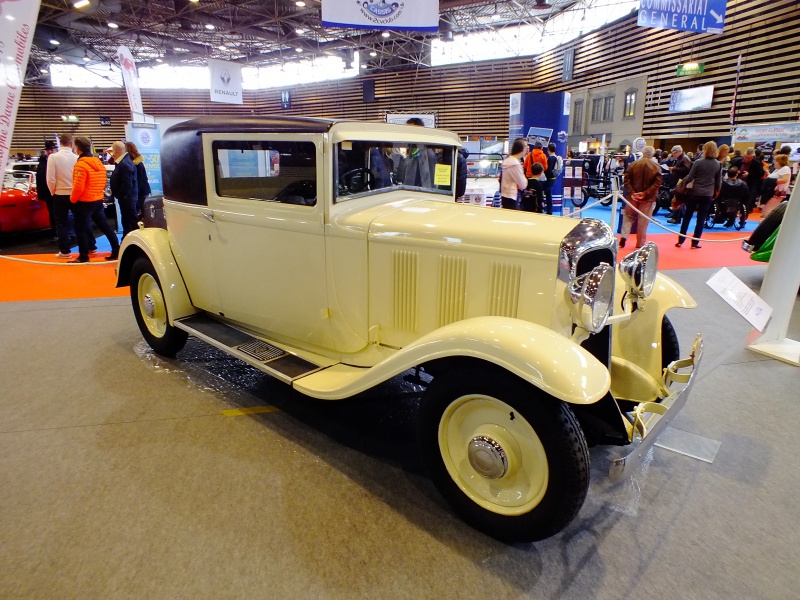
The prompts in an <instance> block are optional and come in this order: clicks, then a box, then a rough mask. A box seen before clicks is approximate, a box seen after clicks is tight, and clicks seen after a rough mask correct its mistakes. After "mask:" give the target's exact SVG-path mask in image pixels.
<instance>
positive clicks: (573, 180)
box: [562, 158, 583, 207]
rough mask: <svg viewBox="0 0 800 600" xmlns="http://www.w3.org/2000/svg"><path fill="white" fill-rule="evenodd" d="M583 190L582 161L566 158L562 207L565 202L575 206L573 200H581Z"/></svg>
mask: <svg viewBox="0 0 800 600" xmlns="http://www.w3.org/2000/svg"><path fill="white" fill-rule="evenodd" d="M582 189H583V160H581V159H579V158H568V159H567V160H565V161H564V193H563V202H562V207H563V206H567V200H569V201H570V202H571V203H572V206H575V202H573V199H577V200H579V201H580V200H582V199H583V196H582V193H583V192H582Z"/></svg>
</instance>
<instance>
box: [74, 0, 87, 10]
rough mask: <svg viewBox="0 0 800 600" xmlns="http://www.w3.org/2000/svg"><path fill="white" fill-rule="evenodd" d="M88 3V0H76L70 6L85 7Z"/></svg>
mask: <svg viewBox="0 0 800 600" xmlns="http://www.w3.org/2000/svg"><path fill="white" fill-rule="evenodd" d="M89 4H91V2H89V0H78V1H77V2H75V3H74V4H73V5H72V6H74V7H75V8H85V7H87V6H89Z"/></svg>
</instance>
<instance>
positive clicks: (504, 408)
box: [420, 366, 589, 542]
mask: <svg viewBox="0 0 800 600" xmlns="http://www.w3.org/2000/svg"><path fill="white" fill-rule="evenodd" d="M420 419H421V420H420V432H421V448H422V452H423V458H424V460H425V463H426V464H427V466H428V468H429V470H430V472H431V476H432V479H433V482H434V484H435V485H436V487H437V488H438V489H439V492H440V493H441V494H442V495H443V496H444V498H445V499H446V500H447V502H448V503H449V504H450V506H451V507H452V508H453V510H454V511H455V512H456V513H457V514H458V515H459V516H460V517H461V518H462V519H464V520H465V521H466V522H467V523H469V524H470V525H471V526H473V527H475V528H476V529H478V530H480V531H483V532H484V533H486V534H488V535H490V536H492V537H495V538H497V539H500V540H503V541H506V542H522V541H527V542H530V541H535V540H540V539H544V538H546V537H549V536H551V535H554V534H555V533H557V532H559V531H561V530H562V529H563V528H564V527H566V526H567V525H568V524H569V523H570V521H572V519H573V518H575V516H576V515H577V514H578V511H579V510H580V508H581V506H582V505H583V501H584V499H585V498H586V491H587V489H588V487H589V455H588V451H587V448H586V440H585V439H584V436H583V432H582V430H581V428H580V425H579V424H578V421H577V420H576V418H575V415H574V414H573V413H572V411H571V410H570V408H569V407H568V406H567V405H566V404H564V403H563V402H561V401H558V400H556V399H554V398H550V397H546V396H543V394H542V393H541V392H539V391H538V390H537V389H536V388H534V387H533V386H531V385H530V384H528V383H526V382H524V381H522V380H521V379H519V378H517V377H515V376H513V375H511V374H510V373H508V372H505V371H502V370H500V369H497V368H494V367H490V366H487V367H481V368H477V369H475V368H471V369H466V368H465V369H454V370H452V371H448V372H446V373H443V374H441V375H439V376H436V377H434V379H433V382H432V383H431V385H430V386H429V388H428V390H427V392H426V394H425V397H424V399H423V405H422V412H421V416H420Z"/></svg>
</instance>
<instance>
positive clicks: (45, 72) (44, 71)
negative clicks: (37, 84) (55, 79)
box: [42, 69, 50, 75]
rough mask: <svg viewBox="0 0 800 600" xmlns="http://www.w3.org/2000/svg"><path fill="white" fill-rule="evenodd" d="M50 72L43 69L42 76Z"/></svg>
mask: <svg viewBox="0 0 800 600" xmlns="http://www.w3.org/2000/svg"><path fill="white" fill-rule="evenodd" d="M49 72H50V71H48V70H47V69H42V75H47V74H48V73H49Z"/></svg>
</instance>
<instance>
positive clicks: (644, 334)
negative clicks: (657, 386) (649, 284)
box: [611, 273, 697, 381]
mask: <svg viewBox="0 0 800 600" xmlns="http://www.w3.org/2000/svg"><path fill="white" fill-rule="evenodd" d="M617 289H624V288H620V287H618V288H617ZM695 307H697V302H696V301H695V299H694V298H692V296H691V295H690V294H689V292H687V291H686V290H685V289H684V288H683V287H682V286H681V285H680V284H678V283H676V282H675V281H673V280H672V279H670V278H669V277H667V276H666V275H662V274H661V273H659V274H658V275H657V276H656V283H655V285H654V286H653V291H652V293H651V294H650V296H648V297H647V298H645V299H644V301H643V302H641V303H640V306H639V308H638V310H636V311H635V312H634V314H633V315H632V316H631V318H630V319H628V320H627V321H622V322H620V323H617V324H615V325H614V326H613V327H614V335H613V342H612V348H611V354H612V356H615V357H619V358H622V359H624V360H626V361H629V362H631V363H633V364H635V365H637V366H638V367H639V368H641V369H643V370H644V371H646V372H647V373H648V374H649V375H650V376H651V377H652V378H653V380H654V381H658V380H660V379H661V372H662V364H661V322H662V320H663V319H664V314H665V313H666V312H667V311H668V310H669V309H670V308H695Z"/></svg>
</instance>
